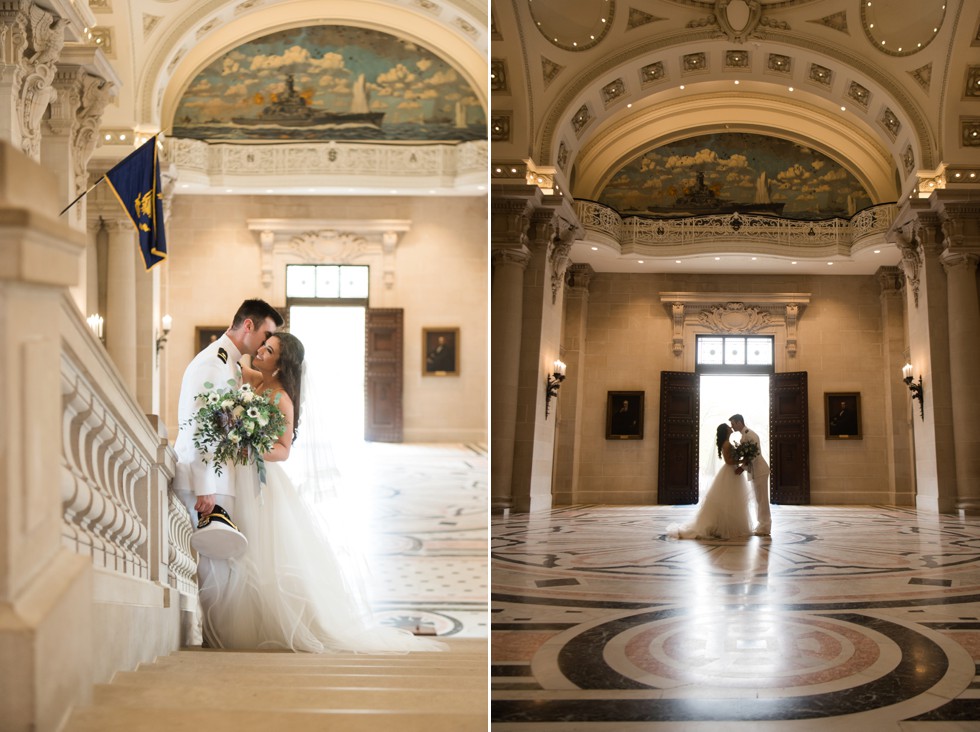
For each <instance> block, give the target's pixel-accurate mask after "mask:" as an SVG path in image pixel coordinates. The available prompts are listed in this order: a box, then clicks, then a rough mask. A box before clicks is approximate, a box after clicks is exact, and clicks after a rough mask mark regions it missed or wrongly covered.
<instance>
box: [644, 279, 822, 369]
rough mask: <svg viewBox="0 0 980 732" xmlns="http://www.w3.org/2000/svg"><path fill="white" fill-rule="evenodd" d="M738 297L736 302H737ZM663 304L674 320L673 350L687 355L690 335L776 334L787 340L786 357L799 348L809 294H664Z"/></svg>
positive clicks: (661, 297)
mask: <svg viewBox="0 0 980 732" xmlns="http://www.w3.org/2000/svg"><path fill="white" fill-rule="evenodd" d="M736 298H737V299H736ZM660 301H661V302H662V303H663V305H664V307H665V308H666V309H667V312H668V314H669V315H670V317H671V321H672V325H673V328H672V335H671V349H672V350H673V352H674V355H675V356H677V357H680V356H682V355H683V354H684V344H685V340H686V338H687V337H688V332H689V331H690V330H693V331H694V332H695V333H699V332H700V333H704V332H709V333H724V334H731V335H753V334H759V333H764V334H770V333H771V334H774V335H776V336H777V338H783V339H784V341H785V350H786V355H788V356H789V357H791V358H792V357H794V356H795V355H796V349H797V324H798V322H799V318H800V315H801V314H802V312H803V309H804V308H805V307H806V306H807V305H808V304H809V302H810V295H809V293H757V294H748V293H737V294H736V293H724V292H714V293H707V292H705V293H702V292H662V293H660Z"/></svg>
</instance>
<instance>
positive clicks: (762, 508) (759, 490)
mask: <svg viewBox="0 0 980 732" xmlns="http://www.w3.org/2000/svg"><path fill="white" fill-rule="evenodd" d="M728 421H729V423H730V424H731V426H732V429H733V430H735V431H736V432H738V433H739V434H740V435H741V438H742V439H741V440H740V442H742V443H746V442H754V443H755V444H756V445H758V446H759V455H758V457H756V458H755V459H754V460H753V461H752V462H751V463H750V464H749V466H748V468H747V470H748V471H749V483H750V484H751V485H752V495H753V496H754V498H755V515H756V520H757V523H756V526H755V530H754V531H753V532H752V533H753V534H755V535H756V536H769V534H770V532H771V530H772V515H771V514H770V512H769V463H767V462H766V459H765V458H764V457H762V444H761V443H760V442H759V435H758V434H756V433H755V431H753V430H750V429H749V428H748V427H746V426H745V420H744V419H743V418H742V415H741V414H733V415H732V416H731V417H729V419H728ZM737 472H739V473H741V472H742V468H739V469H738V471H737Z"/></svg>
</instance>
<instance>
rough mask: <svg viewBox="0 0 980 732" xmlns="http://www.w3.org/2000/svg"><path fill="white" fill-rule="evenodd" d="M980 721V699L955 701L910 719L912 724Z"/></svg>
mask: <svg viewBox="0 0 980 732" xmlns="http://www.w3.org/2000/svg"><path fill="white" fill-rule="evenodd" d="M978 719H980V699H953V701H951V702H948V703H946V704H943V705H942V706H941V707H938V708H936V709H933V710H931V711H928V712H925V713H924V714H920V715H919V716H917V717H909V719H908V721H910V722H970V721H976V720H978Z"/></svg>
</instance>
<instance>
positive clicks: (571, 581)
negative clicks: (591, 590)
mask: <svg viewBox="0 0 980 732" xmlns="http://www.w3.org/2000/svg"><path fill="white" fill-rule="evenodd" d="M580 584H582V583H581V582H579V581H578V580H577V579H575V578H574V577H569V578H567V579H550V580H537V581H536V582H535V583H534V585H535V587H565V586H567V585H580Z"/></svg>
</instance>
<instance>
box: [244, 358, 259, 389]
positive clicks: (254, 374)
mask: <svg viewBox="0 0 980 732" xmlns="http://www.w3.org/2000/svg"><path fill="white" fill-rule="evenodd" d="M238 365H239V366H241V367H242V381H243V382H245V383H246V384H251V386H252V388H253V389H255V388H256V387H257V386H258V385H259V384H261V383H262V374H260V373H259V372H258V371H256V370H255V369H253V368H252V357H251V356H249V355H247V354H246V355H245V356H242V357H241V359H240V360H239V361H238Z"/></svg>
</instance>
